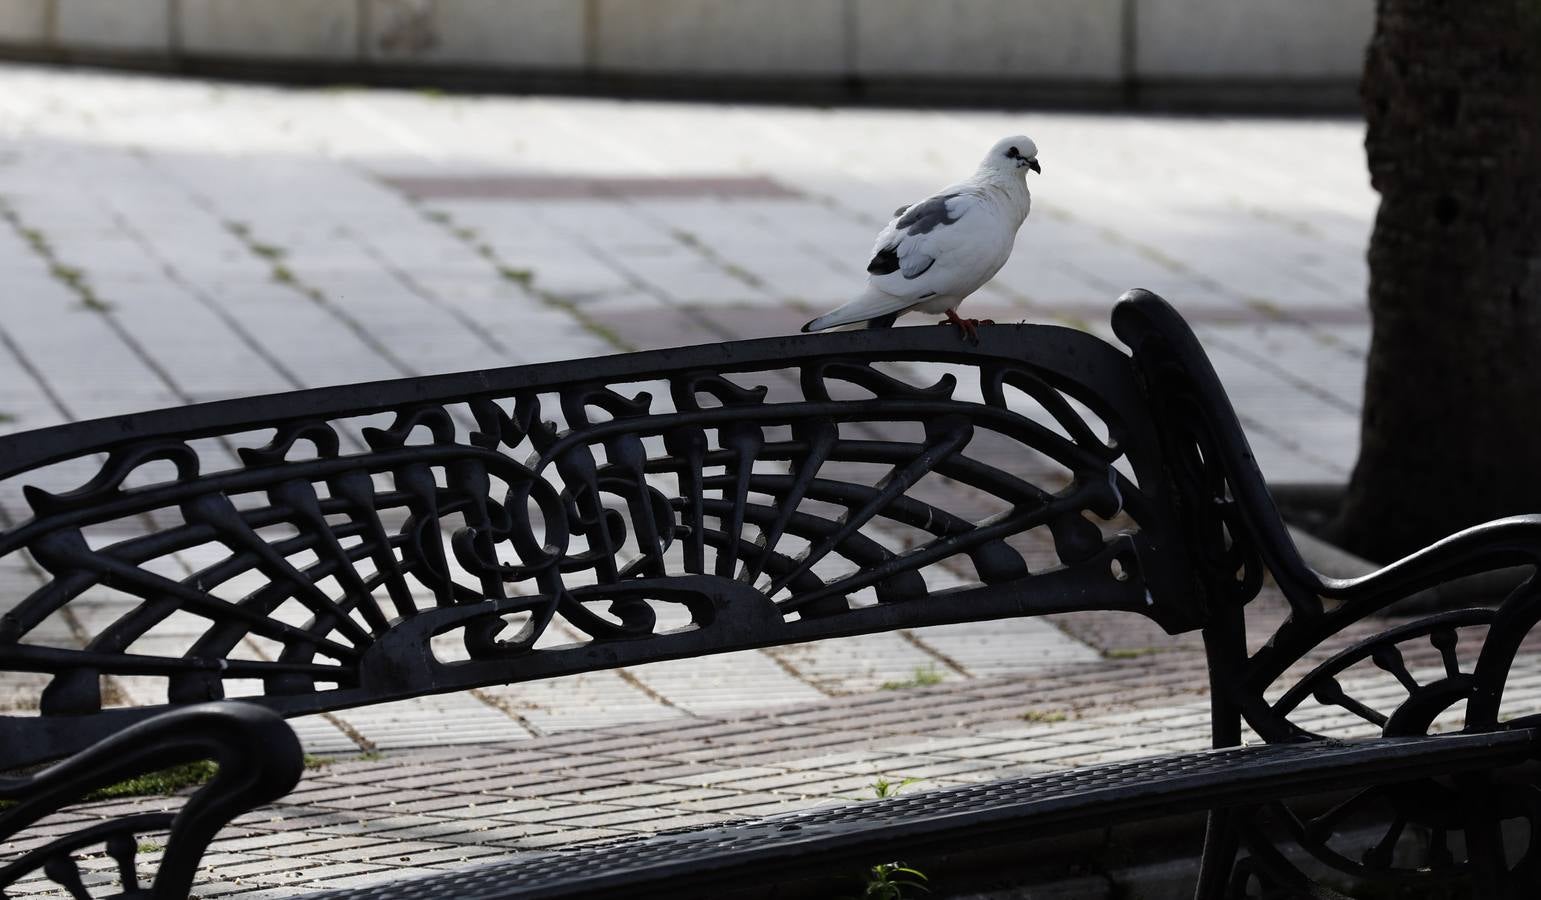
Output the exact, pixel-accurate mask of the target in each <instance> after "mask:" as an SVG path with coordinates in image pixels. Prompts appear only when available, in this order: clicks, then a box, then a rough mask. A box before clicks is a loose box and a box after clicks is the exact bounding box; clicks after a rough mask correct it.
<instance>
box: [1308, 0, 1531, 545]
mask: <svg viewBox="0 0 1541 900" xmlns="http://www.w3.org/2000/svg"><path fill="white" fill-rule="evenodd" d="M1362 98H1363V101H1364V109H1365V114H1366V117H1367V119H1368V125H1369V130H1368V133H1367V135H1366V138H1365V150H1366V153H1367V155H1368V157H1369V164H1370V179H1371V183H1372V184H1373V185H1374V187H1375V189H1376V190H1377V191H1379V192H1380V195H1381V205H1380V212H1379V214H1378V215H1377V216H1376V219H1375V232H1374V234H1373V235H1372V237H1371V239H1370V251H1369V262H1370V314H1371V320H1372V322H1373V335H1372V338H1371V342H1370V359H1369V371H1368V374H1367V377H1366V382H1365V403H1364V422H1363V426H1362V442H1361V447H1360V453H1359V461H1358V463H1357V464H1356V465H1355V467H1354V473H1353V477H1352V479H1351V480H1350V482H1349V488H1348V494H1347V496H1346V498H1345V500H1344V505H1343V509H1342V511H1341V512H1340V514H1339V517H1338V520H1337V522H1336V523H1335V527H1334V532H1335V535H1334V536H1335V537H1336V538H1337V540H1338V541H1339V542H1340V543H1341V544H1342V545H1343V546H1345V547H1346V548H1347V549H1349V550H1352V551H1354V552H1356V553H1359V554H1360V555H1362V556H1366V557H1368V558H1370V559H1373V560H1378V561H1386V560H1390V559H1394V558H1396V557H1398V556H1400V555H1402V554H1404V553H1407V552H1410V551H1412V550H1415V549H1417V548H1418V547H1421V546H1423V545H1425V544H1428V543H1429V542H1431V541H1434V540H1437V539H1439V538H1441V537H1444V536H1445V535H1447V534H1450V533H1451V532H1453V531H1456V530H1458V529H1461V528H1464V527H1466V526H1468V525H1473V524H1476V523H1478V522H1483V521H1486V520H1489V519H1493V518H1497V517H1500V516H1505V515H1512V514H1516V513H1541V0H1378V4H1377V22H1376V29H1375V37H1374V39H1373V40H1372V41H1371V44H1370V49H1369V53H1368V57H1367V59H1366V64H1365V73H1364V82H1363V86H1362Z"/></svg>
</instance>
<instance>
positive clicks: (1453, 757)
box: [313, 729, 1541, 900]
mask: <svg viewBox="0 0 1541 900" xmlns="http://www.w3.org/2000/svg"><path fill="white" fill-rule="evenodd" d="M1538 753H1541V729H1521V730H1516V731H1508V732H1496V733H1487V734H1470V735H1447V736H1439V737H1420V738H1383V739H1379V740H1374V741H1353V742H1349V741H1309V742H1300V743H1293V744H1265V745H1257V746H1249V747H1232V748H1226V749H1222V750H1208V751H1202V752H1197V753H1187V754H1179V755H1170V756H1159V757H1152V758H1148V759H1141V760H1135V761H1132V762H1121V763H1111V764H1108V765H1102V766H1089V767H1084V768H1077V769H1069V770H1066V771H1063V772H1052V773H1048V774H1044V775H1032V776H1027V777H1023V778H1014V779H1005V780H1001V781H994V782H990V783H987V784H979V785H971V786H968V787H959V788H947V789H942V790H936V791H928V792H926V793H921V794H914V795H911V796H907V797H897V798H889V799H886V800H873V801H868V802H863V803H853V804H844V805H840V806H834V807H830V808H828V809H815V810H808V811H803V812H796V813H788V814H785V815H779V816H769V817H766V818H764V819H759V820H755V821H752V822H746V823H738V824H731V825H713V826H705V827H699V828H690V829H680V830H677V831H665V832H660V833H658V834H655V835H651V836H648V837H643V838H636V839H625V840H621V841H607V842H604V843H598V844H589V845H585V846H579V847H574V848H571V849H566V850H558V851H552V852H542V853H531V854H528V855H524V856H519V857H517V858H515V859H511V860H508V861H504V862H498V863H491V864H487V863H483V864H479V865H477V866H475V867H472V868H468V869H465V870H462V871H455V872H451V873H447V874H444V875H437V876H430V877H425V878H418V879H400V880H395V881H391V882H388V883H384V884H381V885H378V886H374V887H365V888H357V889H352V890H344V891H328V892H324V893H320V894H315V895H313V900H408V898H411V900H422V898H427V897H454V898H457V900H514V898H518V900H536V898H539V900H555V898H595V897H612V896H613V897H626V898H639V897H652V896H659V897H664V896H670V897H680V896H687V895H692V896H693V895H695V893H694V892H698V891H702V890H704V889H706V888H708V887H712V886H718V887H726V886H730V885H733V884H737V885H740V886H742V885H743V884H746V883H753V881H752V879H755V878H756V877H760V876H775V875H777V874H781V875H784V874H785V872H786V871H788V869H789V867H792V866H793V864H795V870H796V871H797V872H798V873H799V874H807V873H815V872H818V871H821V870H823V871H829V870H833V869H841V868H844V869H845V870H847V871H852V872H854V871H857V870H859V869H860V868H862V867H865V866H870V865H873V864H875V863H879V862H885V861H887V860H889V859H890V858H892V857H893V856H894V855H895V850H894V848H895V847H903V848H904V853H905V854H911V853H921V852H925V851H942V850H947V849H952V848H958V847H963V846H980V845H989V844H998V843H1002V842H1004V841H1005V840H1006V839H1009V838H1021V837H1029V836H1032V835H1034V834H1041V833H1043V832H1045V831H1057V832H1062V831H1065V830H1067V829H1074V828H1077V827H1082V826H1090V825H1093V824H1099V823H1101V824H1105V823H1107V822H1109V821H1115V820H1123V819H1139V818H1154V817H1160V816H1164V815H1173V814H1177V813H1183V812H1191V811H1194V810H1202V809H1210V808H1217V807H1224V806H1233V805H1242V804H1245V805H1252V804H1256V803H1261V802H1265V801H1269V800H1275V799H1281V798H1283V797H1289V796H1298V795H1302V794H1309V793H1312V792H1315V791H1321V790H1330V789H1335V788H1341V787H1342V786H1344V785H1346V784H1354V785H1369V784H1385V783H1391V782H1397V781H1404V780H1410V779H1416V778H1421V777H1428V776H1432V775H1435V774H1450V773H1452V772H1460V771H1472V770H1478V769H1486V768H1491V767H1496V766H1500V765H1505V764H1510V763H1515V762H1519V761H1523V760H1525V759H1527V758H1531V757H1534V756H1536V755H1537V754H1538ZM687 891H688V892H690V893H688V894H687V893H686V892H687Z"/></svg>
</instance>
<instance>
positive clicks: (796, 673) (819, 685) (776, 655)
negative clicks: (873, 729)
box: [760, 647, 846, 697]
mask: <svg viewBox="0 0 1541 900" xmlns="http://www.w3.org/2000/svg"><path fill="white" fill-rule="evenodd" d="M785 649H786V648H785V647H762V648H761V649H760V652H761V653H762V654H764V655H765V656H768V657H770V660H771V662H774V663H775V664H776V665H778V666H780V667H781V670H782V671H783V672H786V673H787V674H788V675H790V676H792V677H793V678H795V679H797V680H798V681H801V682H802V683H803V684H806V685H808V686H809V687H811V688H813V689H814V690H816V691H818V692H819V693H821V694H823V695H824V696H826V697H838V696H841V695H842V694H843V693H846V692H844V691H840V690H838V689H836V688H831V687H828V686H827V685H825V684H824V683H823V682H822V681H821V680H820V679H816V678H812V677H810V676H808V675H805V674H804V673H803V672H802V670H800V669H798V668H797V667H796V666H794V665H792V661H791V660H789V659H787V658H786V656H785V654H784V653H783V652H782V651H783V650H785Z"/></svg>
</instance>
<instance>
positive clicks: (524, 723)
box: [467, 688, 546, 736]
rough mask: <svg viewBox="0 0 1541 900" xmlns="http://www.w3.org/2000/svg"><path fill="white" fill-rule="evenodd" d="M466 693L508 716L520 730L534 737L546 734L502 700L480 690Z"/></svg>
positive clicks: (511, 705)
mask: <svg viewBox="0 0 1541 900" xmlns="http://www.w3.org/2000/svg"><path fill="white" fill-rule="evenodd" d="M467 693H469V694H470V695H471V696H472V697H475V698H476V699H478V700H480V701H481V702H483V703H485V704H487V705H488V706H490V707H492V708H493V709H495V710H497V711H498V712H500V713H502V714H503V715H505V716H508V717H509V718H510V719H513V720H514V721H515V722H516V723H518V725H519V727H520V728H523V729H524V730H526V731H528V732H529V733H530V734H532V735H535V736H540V735H543V734H546V732H545V731H542V730H541V729H540V728H537V727H536V726H535V725H534V724H533V723H532V722H530V720H529V719H526V718H525V717H524V716H522V715H520V714H519V712H518V711H517V710H516V709H515V708H514V705H513V704H511V703H509V702H507V701H505V700H503V699H502V698H501V697H494V696H493V695H491V694H489V693H487V692H486V691H485V690H483V689H481V688H470V689H469V690H468V691H467Z"/></svg>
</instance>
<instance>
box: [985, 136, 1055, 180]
mask: <svg viewBox="0 0 1541 900" xmlns="http://www.w3.org/2000/svg"><path fill="white" fill-rule="evenodd" d="M979 167H980V168H981V169H988V170H990V171H992V172H1021V170H1023V169H1032V170H1033V171H1034V172H1037V173H1038V174H1040V175H1042V174H1043V169H1040V168H1039V167H1038V145H1037V144H1035V143H1033V139H1032V138H1030V137H1028V136H1027V135H1025V134H1017V135H1012V136H1011V137H1008V138H1001V139H1000V140H999V141H996V142H995V146H994V147H991V148H990V152H989V154H988V155H986V156H985V159H984V162H982V163H980V164H979ZM1023 174H1024V175H1025V174H1026V173H1023Z"/></svg>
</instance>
